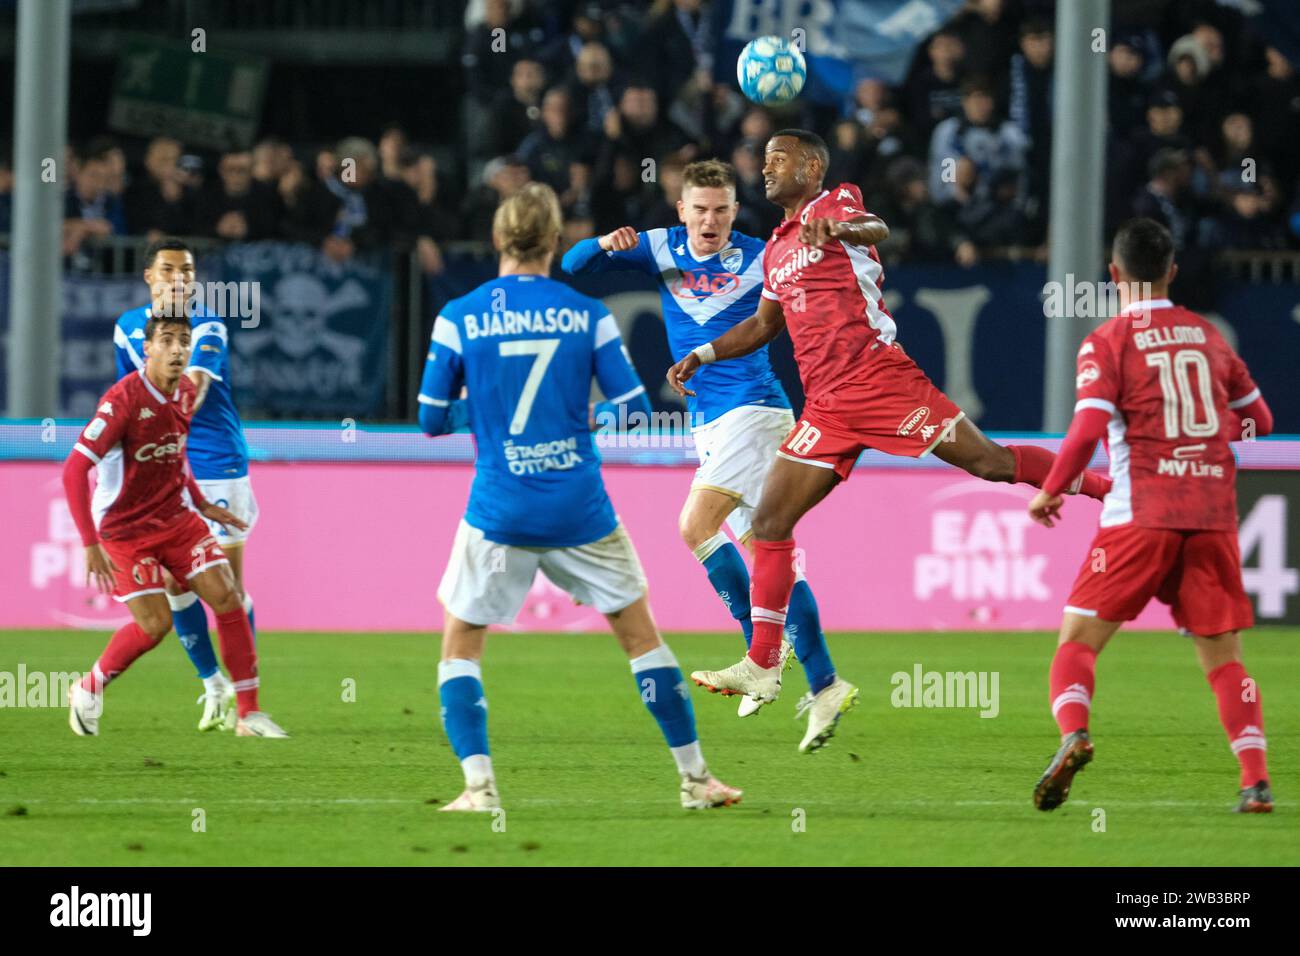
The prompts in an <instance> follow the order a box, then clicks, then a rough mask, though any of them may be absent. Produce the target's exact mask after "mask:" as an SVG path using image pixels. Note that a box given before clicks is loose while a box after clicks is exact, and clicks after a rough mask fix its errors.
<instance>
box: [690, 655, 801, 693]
mask: <svg viewBox="0 0 1300 956" xmlns="http://www.w3.org/2000/svg"><path fill="white" fill-rule="evenodd" d="M691 680H693V681H695V683H697V684H699V685H700V686H701V687H703V688H705V689H707V690H708V691H709V692H710V693H712V694H722V695H724V696H730V695H732V694H748V695H749V696H750V697H753V698H754V699H755V700H756V701H758V702H759V703H762V704H770V703H772V701H774V700H776V699H777V697H779V696H780V694H781V668H780V666H779V665H778V666H777V667H759V666H758V665H757V664H755V663H754V662H753V661H752V660H751V659H750V657H749V655H748V654H746V655H745V656H744V657H742V658H741V659H740V661H739V662H738V663H735V664H732V665H731V666H730V667H724V668H723V669H722V670H720V671H692V672H691Z"/></svg>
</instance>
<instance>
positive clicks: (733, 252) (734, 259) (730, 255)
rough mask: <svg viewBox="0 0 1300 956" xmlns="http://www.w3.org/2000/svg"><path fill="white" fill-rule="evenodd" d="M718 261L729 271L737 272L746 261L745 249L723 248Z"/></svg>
mask: <svg viewBox="0 0 1300 956" xmlns="http://www.w3.org/2000/svg"><path fill="white" fill-rule="evenodd" d="M718 261H719V262H721V263H722V268H724V269H726V270H727V271H728V272H735V271H736V270H737V269H739V268H740V264H741V263H742V262H744V261H745V250H744V249H734V248H733V249H723V250H722V252H721V253H719V255H718Z"/></svg>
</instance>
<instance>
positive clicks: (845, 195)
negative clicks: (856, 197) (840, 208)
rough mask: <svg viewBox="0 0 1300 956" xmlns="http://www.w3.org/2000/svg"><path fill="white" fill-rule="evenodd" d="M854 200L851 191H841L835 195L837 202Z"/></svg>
mask: <svg viewBox="0 0 1300 956" xmlns="http://www.w3.org/2000/svg"><path fill="white" fill-rule="evenodd" d="M852 198H853V193H852V191H851V190H849V189H841V190H840V191H839V192H838V193H836V194H835V199H836V200H837V201H838V200H840V199H852Z"/></svg>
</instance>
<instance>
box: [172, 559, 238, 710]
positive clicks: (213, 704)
mask: <svg viewBox="0 0 1300 956" xmlns="http://www.w3.org/2000/svg"><path fill="white" fill-rule="evenodd" d="M177 587H178V586H177V585H176V584H175V583H174V581H168V587H167V603H168V605H170V607H171V611H172V624H173V626H174V627H175V628H176V636H177V637H178V638H179V639H180V642H181V647H183V648H185V653H186V654H187V655H188V656H189V659H190V663H191V664H193V665H194V670H195V671H197V672H198V675H199V680H201V681H203V693H202V694H201V695H200V696H199V700H198V702H199V703H200V704H202V705H203V716H202V717H200V718H199V730H229V729H231V728H232V727H234V725H235V710H234V704H235V685H234V684H232V683H230V681H228V680H227V679H226V675H225V674H223V673H221V667H220V666H219V665H218V664H217V653H216V651H215V650H213V648H212V637H211V636H210V635H209V633H208V613H207V611H206V610H204V608H203V604H202V602H201V601H199V596H198V595H197V594H195V593H194V592H193V591H188V590H187V591H178V590H177Z"/></svg>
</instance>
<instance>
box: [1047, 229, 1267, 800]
mask: <svg viewBox="0 0 1300 956" xmlns="http://www.w3.org/2000/svg"><path fill="white" fill-rule="evenodd" d="M1111 260H1112V261H1111V265H1110V275H1111V279H1112V280H1113V281H1114V282H1115V283H1116V284H1117V285H1118V286H1119V294H1120V305H1121V306H1122V307H1123V308H1122V310H1121V312H1120V314H1119V315H1117V316H1116V317H1115V318H1113V319H1111V320H1110V321H1108V322H1106V323H1105V324H1104V325H1102V326H1101V328H1099V329H1097V331H1095V332H1093V333H1092V334H1091V335H1089V336H1088V337H1087V338H1086V339H1084V341H1083V345H1082V346H1081V347H1080V349H1079V358H1078V363H1079V364H1078V378H1077V385H1078V401H1077V403H1076V404H1075V406H1074V412H1075V414H1074V421H1073V422H1071V424H1070V430H1069V432H1068V433H1067V435H1066V437H1065V441H1064V443H1063V444H1062V445H1061V451H1060V454H1059V455H1058V456H1057V459H1056V464H1055V465H1054V466H1053V468H1052V471H1051V473H1050V474H1049V475H1048V476H1047V480H1046V481H1045V482H1043V488H1042V491H1040V492H1039V493H1038V495H1037V496H1036V497H1035V498H1034V500H1033V501H1032V502H1030V505H1029V514H1030V517H1032V518H1033V519H1034V520H1035V521H1038V522H1040V523H1041V524H1045V525H1047V526H1048V527H1049V528H1050V527H1051V526H1052V524H1053V522H1054V520H1055V518H1056V517H1057V515H1058V514H1059V512H1060V509H1061V497H1060V491H1061V489H1062V488H1063V487H1064V486H1065V484H1066V482H1067V481H1068V480H1069V478H1070V476H1071V475H1073V474H1076V473H1077V472H1078V469H1080V468H1082V467H1083V466H1084V464H1086V463H1087V461H1088V460H1089V459H1090V458H1091V457H1092V453H1093V450H1094V449H1095V448H1096V447H1097V441H1098V440H1099V439H1102V438H1103V437H1104V438H1106V439H1107V447H1108V449H1109V452H1110V475H1111V479H1112V480H1113V482H1114V485H1113V487H1112V488H1111V491H1110V493H1109V494H1108V495H1106V498H1105V504H1104V505H1103V506H1102V511H1101V520H1100V524H1101V527H1100V529H1099V530H1098V532H1097V537H1096V538H1095V539H1094V540H1093V542H1092V545H1091V547H1090V549H1089V554H1088V558H1087V559H1086V560H1085V561H1084V564H1083V568H1082V569H1081V570H1080V571H1079V577H1078V578H1077V579H1076V580H1075V582H1074V589H1073V590H1072V591H1071V592H1070V599H1069V601H1068V602H1067V603H1066V607H1065V616H1064V619H1063V621H1062V623H1061V637H1060V641H1059V643H1058V645H1057V648H1056V656H1055V657H1054V658H1053V659H1052V668H1051V676H1050V686H1051V705H1052V716H1053V717H1054V718H1055V719H1056V722H1057V724H1058V725H1059V727H1060V730H1061V746H1060V749H1059V750H1058V751H1057V752H1056V756H1055V757H1053V758H1052V762H1051V763H1050V764H1049V765H1048V768H1047V771H1046V772H1045V773H1044V774H1043V776H1042V778H1041V779H1040V780H1039V781H1038V785H1037V786H1036V787H1035V788H1034V806H1036V807H1038V809H1040V810H1053V809H1055V808H1056V807H1058V806H1060V805H1061V804H1062V803H1064V802H1065V798H1066V797H1067V796H1068V795H1069V793H1070V783H1071V782H1072V781H1073V779H1074V775H1075V774H1076V773H1077V772H1078V771H1079V770H1080V769H1082V768H1083V767H1084V766H1085V765H1086V764H1087V763H1088V762H1089V761H1091V760H1092V755H1093V746H1092V741H1091V740H1090V739H1089V737H1088V712H1089V709H1090V708H1091V705H1092V692H1093V685H1094V671H1095V669H1096V664H1097V654H1098V653H1099V652H1100V651H1101V649H1102V648H1103V647H1105V646H1106V642H1107V641H1109V640H1110V638H1111V636H1112V635H1113V634H1114V633H1115V632H1116V631H1117V630H1118V629H1119V626H1120V624H1121V623H1122V622H1124V621H1131V620H1133V618H1135V617H1137V615H1138V614H1139V613H1140V612H1141V611H1142V609H1143V608H1144V607H1146V605H1147V603H1148V602H1149V601H1150V600H1151V599H1152V598H1153V597H1154V598H1158V599H1159V600H1161V601H1162V602H1164V603H1165V604H1168V605H1169V606H1170V609H1171V610H1172V611H1173V617H1174V622H1175V623H1176V624H1177V625H1178V627H1179V628H1180V629H1181V630H1182V631H1183V633H1184V634H1188V635H1190V636H1191V638H1192V640H1193V641H1194V642H1195V644H1196V656H1197V658H1198V659H1199V660H1200V663H1201V667H1202V669H1203V670H1204V671H1205V676H1206V678H1207V679H1208V680H1209V682H1210V687H1211V688H1213V690H1214V696H1215V697H1216V698H1217V699H1218V704H1219V719H1220V720H1221V721H1222V722H1223V727H1224V730H1226V731H1227V733H1228V742H1229V744H1230V746H1231V748H1232V752H1233V753H1234V754H1235V755H1236V757H1237V761H1238V763H1239V764H1240V765H1241V791H1240V794H1239V802H1238V804H1237V807H1236V809H1237V811H1238V812H1241V813H1268V812H1270V811H1271V810H1272V809H1273V795H1272V793H1271V791H1270V789H1269V784H1268V766H1267V763H1266V760H1265V746H1266V745H1265V739H1264V713H1263V708H1262V706H1261V704H1260V700H1259V690H1258V688H1257V687H1256V686H1255V682H1254V681H1253V680H1251V678H1250V677H1249V676H1248V675H1247V674H1246V669H1245V668H1244V667H1243V666H1242V663H1241V639H1240V637H1239V636H1238V635H1239V632H1240V631H1241V630H1242V629H1243V628H1247V627H1250V626H1251V625H1252V624H1254V623H1255V618H1254V614H1253V613H1252V611H1251V606H1250V600H1249V599H1248V598H1247V597H1246V592H1245V590H1244V588H1243V587H1242V580H1241V551H1240V547H1239V545H1238V538H1237V491H1236V483H1235V480H1234V479H1235V476H1236V471H1237V469H1236V462H1235V461H1234V459H1233V455H1232V448H1231V447H1230V446H1229V442H1232V441H1239V440H1241V439H1242V438H1243V437H1253V436H1254V435H1267V434H1268V433H1269V432H1270V431H1272V430H1273V416H1272V413H1271V412H1270V411H1269V408H1268V405H1267V404H1265V402H1264V399H1263V397H1262V396H1261V395H1260V393H1259V389H1258V388H1257V387H1256V386H1255V383H1254V382H1253V381H1252V380H1251V377H1250V372H1248V371H1247V370H1246V365H1245V363H1244V362H1242V360H1241V359H1240V358H1239V357H1238V356H1237V354H1236V353H1235V352H1234V351H1233V350H1232V346H1230V345H1229V344H1228V343H1227V342H1226V341H1224V339H1223V336H1222V335H1220V334H1219V331H1218V330H1217V329H1216V328H1215V327H1214V326H1213V325H1211V324H1210V323H1209V322H1207V321H1206V320H1205V319H1203V318H1201V317H1200V316H1199V315H1197V314H1196V313H1194V312H1189V311H1187V310H1186V309H1184V308H1181V307H1179V306H1176V305H1174V304H1173V303H1172V302H1170V301H1169V299H1168V298H1167V296H1168V288H1169V283H1170V282H1172V281H1173V278H1174V275H1175V273H1176V272H1177V271H1178V267H1177V266H1175V265H1174V244H1173V239H1172V238H1171V237H1170V235H1169V231H1168V230H1167V229H1165V227H1164V226H1162V225H1160V224H1159V223H1157V222H1154V221H1153V220H1150V219H1135V220H1133V221H1131V222H1129V223H1126V224H1125V225H1124V226H1123V227H1122V228H1121V229H1120V231H1119V232H1118V233H1117V234H1116V236H1115V242H1114V245H1113V247H1112V249H1111ZM1139 283H1141V286H1139V285H1138V284H1139ZM1135 288H1142V289H1143V291H1142V293H1141V298H1139V295H1138V293H1136V292H1135V291H1134V290H1135ZM1148 290H1149V291H1148Z"/></svg>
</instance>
